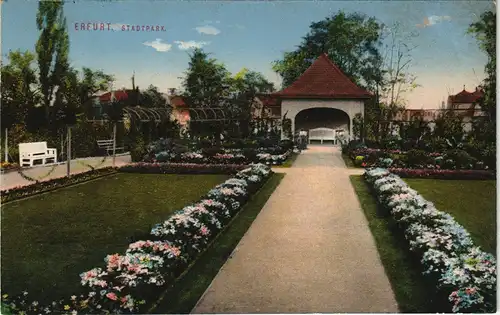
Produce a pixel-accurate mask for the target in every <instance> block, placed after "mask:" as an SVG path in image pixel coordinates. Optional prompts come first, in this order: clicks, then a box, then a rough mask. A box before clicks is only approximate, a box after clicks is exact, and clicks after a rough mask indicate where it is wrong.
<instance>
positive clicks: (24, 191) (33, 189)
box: [0, 167, 116, 203]
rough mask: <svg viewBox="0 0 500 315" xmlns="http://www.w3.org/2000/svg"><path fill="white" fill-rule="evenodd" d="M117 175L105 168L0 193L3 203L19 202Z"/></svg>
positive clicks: (112, 170)
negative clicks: (19, 200)
mask: <svg viewBox="0 0 500 315" xmlns="http://www.w3.org/2000/svg"><path fill="white" fill-rule="evenodd" d="M114 173H116V168H114V167H104V168H100V169H96V170H91V171H87V172H83V173H78V174H73V175H71V177H69V178H68V177H58V178H54V179H50V180H46V181H42V182H36V183H33V184H30V185H26V186H19V187H14V188H9V189H4V190H2V191H1V192H0V194H1V200H2V203H6V202H9V201H13V200H18V199H22V198H26V197H31V196H34V195H37V194H41V193H45V192H49V191H52V190H55V189H59V188H62V187H67V186H71V185H75V184H79V183H82V182H86V181H89V180H93V179H96V178H99V177H102V176H107V175H110V174H114Z"/></svg>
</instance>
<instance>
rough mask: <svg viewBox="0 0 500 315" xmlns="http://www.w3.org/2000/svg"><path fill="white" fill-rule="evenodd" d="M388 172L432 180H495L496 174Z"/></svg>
mask: <svg viewBox="0 0 500 315" xmlns="http://www.w3.org/2000/svg"><path fill="white" fill-rule="evenodd" d="M389 171H390V172H391V173H393V174H396V175H398V176H399V177H402V178H433V179H470V180H482V179H496V173H495V172H494V171H488V170H442V169H441V170H437V169H410V168H389Z"/></svg>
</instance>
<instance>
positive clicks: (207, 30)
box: [195, 25, 220, 35]
mask: <svg viewBox="0 0 500 315" xmlns="http://www.w3.org/2000/svg"><path fill="white" fill-rule="evenodd" d="M195 29H196V30H197V31H198V33H200V34H207V35H218V34H220V30H218V29H217V28H215V27H213V26H211V25H205V26H198V27H196V28H195Z"/></svg>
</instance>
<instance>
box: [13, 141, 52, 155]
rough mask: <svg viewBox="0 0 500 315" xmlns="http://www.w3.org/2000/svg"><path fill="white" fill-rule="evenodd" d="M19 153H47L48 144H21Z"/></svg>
mask: <svg viewBox="0 0 500 315" xmlns="http://www.w3.org/2000/svg"><path fill="white" fill-rule="evenodd" d="M19 153H20V154H22V153H47V142H45V141H44V142H28V143H19Z"/></svg>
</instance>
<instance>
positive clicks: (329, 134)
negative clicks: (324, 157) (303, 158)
mask: <svg viewBox="0 0 500 315" xmlns="http://www.w3.org/2000/svg"><path fill="white" fill-rule="evenodd" d="M311 140H319V141H321V144H323V141H325V140H326V141H335V130H334V129H330V128H315V129H309V144H311Z"/></svg>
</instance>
